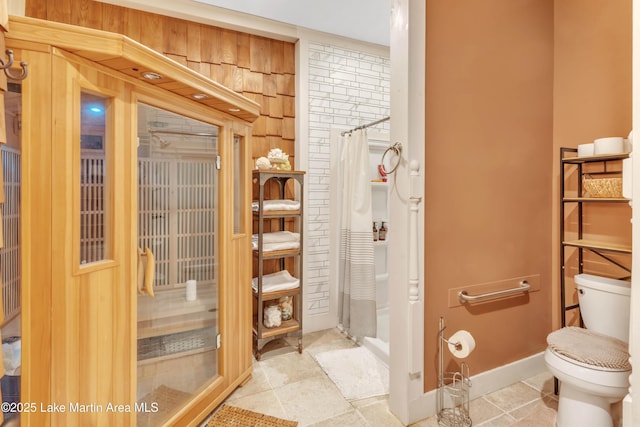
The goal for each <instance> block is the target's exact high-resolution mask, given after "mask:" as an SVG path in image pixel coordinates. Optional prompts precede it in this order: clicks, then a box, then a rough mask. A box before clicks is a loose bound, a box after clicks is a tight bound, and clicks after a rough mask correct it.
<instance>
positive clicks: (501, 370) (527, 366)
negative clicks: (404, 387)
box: [409, 353, 547, 423]
mask: <svg viewBox="0 0 640 427" xmlns="http://www.w3.org/2000/svg"><path fill="white" fill-rule="evenodd" d="M546 369H547V368H546V365H545V363H544V353H538V354H534V355H533V356H529V357H526V358H524V359H521V360H517V361H515V362H512V363H509V364H507V365H504V366H500V367H498V368H494V369H491V370H490V371H486V372H482V373H480V374H478V375H472V376H471V389H470V392H469V400H473V399H476V398H478V397H480V396H484V395H485V394H488V393H492V392H494V391H497V390H500V389H501V388H504V387H508V386H510V385H512V384H515V383H517V382H519V381H522V380H524V379H527V378H530V377H533V376H535V375H538V374H540V373H542V372H544V371H545V370H546ZM435 414H436V390H431V391H429V392H427V393H424V394H423V395H422V396H420V397H419V398H418V399H416V400H414V401H412V402H411V403H410V405H409V419H410V422H411V423H415V422H417V421H419V420H423V419H425V418H429V417H431V416H433V415H435Z"/></svg>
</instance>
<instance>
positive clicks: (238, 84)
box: [231, 66, 244, 92]
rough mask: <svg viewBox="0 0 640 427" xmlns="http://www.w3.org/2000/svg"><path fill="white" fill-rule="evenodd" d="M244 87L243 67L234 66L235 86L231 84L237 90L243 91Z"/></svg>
mask: <svg viewBox="0 0 640 427" xmlns="http://www.w3.org/2000/svg"><path fill="white" fill-rule="evenodd" d="M243 87H244V73H243V71H242V68H239V67H236V66H234V67H233V86H231V89H233V90H235V91H236V92H242V88H243Z"/></svg>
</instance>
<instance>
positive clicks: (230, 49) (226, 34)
mask: <svg viewBox="0 0 640 427" xmlns="http://www.w3.org/2000/svg"><path fill="white" fill-rule="evenodd" d="M220 60H221V61H222V62H223V63H225V64H232V65H235V64H237V62H238V32H237V31H231V30H226V29H222V30H221V31H220Z"/></svg>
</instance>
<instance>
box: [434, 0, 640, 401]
mask: <svg viewBox="0 0 640 427" xmlns="http://www.w3.org/2000/svg"><path fill="white" fill-rule="evenodd" d="M426 84H427V96H426V99H427V101H426V109H427V113H426V136H427V141H426V150H425V151H426V166H425V170H426V171H427V172H426V190H425V194H426V200H425V206H426V220H425V228H426V236H427V238H426V239H427V240H426V242H425V301H426V302H425V313H426V317H425V322H426V325H425V390H429V389H433V388H434V387H435V385H436V380H437V364H436V360H437V333H438V330H437V325H438V318H439V316H441V315H442V316H444V317H445V320H446V324H447V332H446V333H445V335H450V334H451V333H452V332H454V331H455V330H457V329H468V330H469V331H470V332H471V333H472V334H473V335H474V336H475V338H476V342H477V347H476V351H475V352H474V353H473V354H472V355H471V356H470V357H469V358H468V363H469V365H470V368H471V373H472V374H475V373H479V372H482V371H486V370H488V369H491V368H494V367H498V366H501V365H504V364H506V363H509V362H512V361H514V360H518V359H520V358H523V357H526V356H529V355H532V354H535V353H537V352H539V351H542V350H543V349H544V348H545V346H546V344H545V337H546V334H547V333H548V332H549V331H550V330H552V329H555V328H558V327H559V326H560V320H559V317H560V308H559V290H558V287H559V277H560V276H559V274H560V273H559V270H560V269H559V263H560V262H559V243H558V242H559V235H558V234H559V221H558V216H559V203H558V199H559V191H558V188H559V179H560V174H559V169H560V168H559V160H558V159H559V149H560V147H565V146H566V147H576V146H577V145H578V144H582V143H588V142H592V141H593V139H595V138H599V137H605V136H626V135H627V133H628V132H629V131H630V130H631V0H616V1H612V2H602V1H599V0H555V1H552V0H546V1H539V0H518V1H512V0H491V1H487V2H482V5H480V4H475V2H470V1H469V2H465V4H464V5H459V4H456V5H452V4H451V2H447V1H445V0H429V1H427V76H426ZM628 217H629V212H628V208H627V207H625V206H616V207H613V208H612V207H608V208H605V209H604V210H601V211H594V210H590V211H588V212H587V215H586V222H587V224H588V225H587V230H588V232H589V231H590V229H589V227H592V225H591V224H592V223H593V224H594V225H593V229H592V231H593V234H597V235H598V236H597V237H599V238H602V237H604V235H603V234H600V233H607V234H609V233H611V234H613V237H612V239H613V240H622V241H628V239H629V238H630V225H629V222H628ZM597 222H604V223H605V224H606V226H605V228H596V227H595V223H597ZM569 261H570V262H574V261H575V260H569ZM603 265H604V263H602V262H599V261H598V260H594V259H593V258H592V257H591V258H589V257H587V259H586V262H585V271H589V272H600V273H602V274H606V275H615V274H621V273H620V271H617V272H614V271H612V270H611V269H610V268H608V267H607V268H605V267H603ZM575 268H576V266H575V264H571V269H572V270H571V271H570V273H569V274H572V272H573V271H575ZM528 274H539V275H540V288H541V290H540V291H539V292H534V293H531V294H530V296H529V298H528V299H526V298H522V297H521V298H511V299H505V300H503V301H500V302H496V303H486V304H477V305H474V306H473V307H472V308H465V307H449V308H447V307H448V305H447V298H450V296H449V295H448V294H449V293H450V292H448V291H449V290H450V289H451V288H456V287H466V286H468V285H474V284H478V283H485V282H493V281H499V280H502V279H508V278H511V277H519V276H524V275H528ZM567 291H568V297H569V299H571V297H572V295H573V289H572V288H571V287H570V288H569V289H568V290H567ZM449 305H450V304H449ZM445 360H446V361H447V364H448V365H450V366H449V368H452V369H455V368H456V366H455V365H456V363H457V361H456V360H455V359H453V358H452V357H451V356H450V355H449V354H448V352H447V354H446V355H445Z"/></svg>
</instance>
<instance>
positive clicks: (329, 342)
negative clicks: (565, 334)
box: [203, 329, 557, 427]
mask: <svg viewBox="0 0 640 427" xmlns="http://www.w3.org/2000/svg"><path fill="white" fill-rule="evenodd" d="M303 343H304V351H303V352H302V354H298V353H297V351H295V349H294V348H293V347H288V346H283V347H281V348H279V349H276V350H272V351H269V352H266V353H264V354H263V356H262V358H261V360H260V361H259V362H258V361H255V360H254V371H253V377H252V378H251V380H249V382H248V383H247V384H245V385H244V386H243V387H240V388H238V389H237V390H236V391H235V392H234V393H233V394H232V395H231V396H229V398H228V399H227V401H226V403H228V404H229V405H233V406H237V407H241V408H244V409H248V410H252V411H256V412H260V413H264V414H268V415H272V416H276V417H280V418H285V419H289V420H297V421H298V426H299V427H307V426H313V427H332V426H334V427H345V426H349V427H358V426H361V427H366V426H372V427H395V426H402V423H401V422H400V421H399V420H398V419H397V418H396V417H395V416H394V415H393V414H392V413H391V412H390V411H389V407H388V404H387V396H380V397H373V398H369V399H362V400H352V401H348V400H346V399H345V398H344V397H343V396H342V395H341V394H340V392H339V391H338V388H337V387H336V386H335V385H334V384H333V382H332V381H331V380H330V379H329V377H327V375H326V374H325V373H324V371H322V369H321V368H320V366H319V365H318V364H317V363H316V361H315V359H314V358H313V355H314V354H317V353H320V352H323V351H328V350H335V349H341V348H349V347H353V346H354V344H353V343H352V342H351V341H350V340H348V339H347V338H345V337H344V336H343V335H342V334H341V333H340V332H339V331H338V330H336V329H330V330H326V331H320V332H313V333H310V334H306V335H305V336H304V337H303ZM556 410H557V399H556V397H555V396H554V394H553V377H552V376H551V375H550V374H547V373H545V374H541V375H538V376H535V377H533V378H529V379H527V380H526V381H521V382H518V383H516V384H513V385H512V386H509V387H506V388H504V389H502V390H498V391H496V392H493V393H490V394H488V395H485V396H482V397H480V398H478V399H475V400H473V401H472V402H471V403H470V413H471V418H472V420H473V425H474V426H477V427H501V426H527V427H547V426H548V427H551V426H555V419H556ZM205 423H206V422H205ZM203 425H204V424H203ZM432 426H433V427H435V426H438V421H437V419H436V417H435V416H433V417H430V418H428V419H425V420H421V421H419V422H417V423H414V424H412V425H411V427H432Z"/></svg>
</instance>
